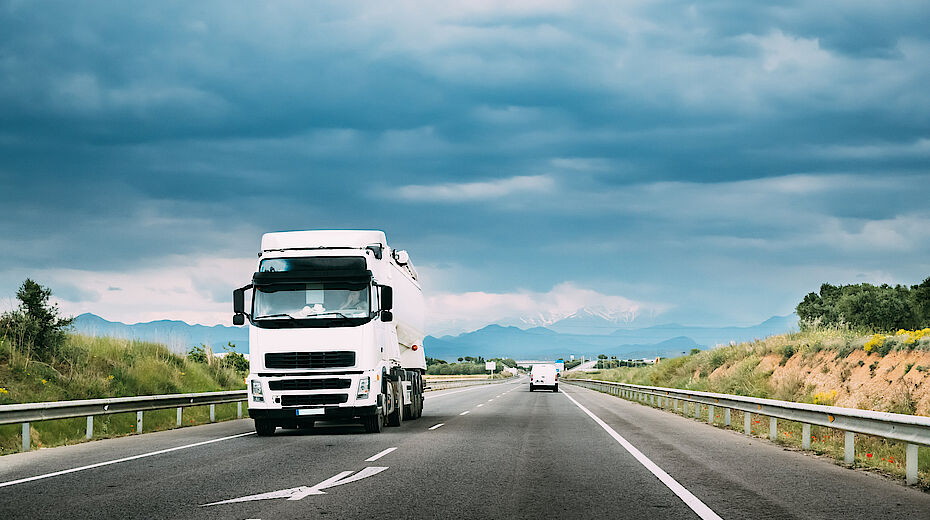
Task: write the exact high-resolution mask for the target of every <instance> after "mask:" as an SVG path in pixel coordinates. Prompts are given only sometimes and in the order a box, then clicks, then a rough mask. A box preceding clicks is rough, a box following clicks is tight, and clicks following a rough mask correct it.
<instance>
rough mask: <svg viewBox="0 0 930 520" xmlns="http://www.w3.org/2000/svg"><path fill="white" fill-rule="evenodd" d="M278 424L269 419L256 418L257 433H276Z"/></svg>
mask: <svg viewBox="0 0 930 520" xmlns="http://www.w3.org/2000/svg"><path fill="white" fill-rule="evenodd" d="M277 427H278V425H276V424H275V423H273V422H271V421H269V420H267V419H255V433H256V435H258V436H259V437H269V436H271V435H274V431H275V429H277Z"/></svg>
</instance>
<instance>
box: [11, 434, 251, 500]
mask: <svg viewBox="0 0 930 520" xmlns="http://www.w3.org/2000/svg"><path fill="white" fill-rule="evenodd" d="M246 435H255V432H246V433H240V434H238V435H230V436H229V437H222V438H219V439H213V440H209V441H203V442H195V443H194V444H187V445H184V446H177V447H174V448H168V449H164V450H158V451H153V452H151V453H143V454H142V455H133V456H132V457H123V458H122V459H115V460H108V461H106V462H98V463H96V464H89V465H87V466H81V467H79V468H71V469H66V470H62V471H56V472H54V473H46V474H45V475H36V476H35V477H28V478H21V479H19V480H11V481H9V482H0V488H2V487H6V486H14V485H16V484H22V483H23V482H31V481H33V480H41V479H43V478H49V477H57V476H59V475H67V474H68V473H75V472H77V471H84V470H85V469H93V468H99V467H101V466H109V465H110V464H117V463H119V462H128V461H130V460H136V459H142V458H145V457H151V456H153V455H161V454H163V453H170V452H172V451H178V450H186V449H187V448H194V447H196V446H203V445H204V444H212V443H214V442H220V441H228V440H229V439H235V438H237V437H245V436H246Z"/></svg>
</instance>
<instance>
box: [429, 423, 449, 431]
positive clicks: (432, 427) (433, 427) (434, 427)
mask: <svg viewBox="0 0 930 520" xmlns="http://www.w3.org/2000/svg"><path fill="white" fill-rule="evenodd" d="M443 424H446V423H439V424H434V425H432V426H430V427H429V428H427V429H428V430H435V429H436V428H439V427H440V426H442V425H443Z"/></svg>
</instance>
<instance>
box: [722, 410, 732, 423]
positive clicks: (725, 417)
mask: <svg viewBox="0 0 930 520" xmlns="http://www.w3.org/2000/svg"><path fill="white" fill-rule="evenodd" d="M723 425H724V426H730V409H729V408H727V409H726V411H724V412H723Z"/></svg>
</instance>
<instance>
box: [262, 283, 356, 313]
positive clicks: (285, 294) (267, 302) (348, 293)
mask: <svg viewBox="0 0 930 520" xmlns="http://www.w3.org/2000/svg"><path fill="white" fill-rule="evenodd" d="M368 287H369V286H368V284H359V283H349V282H316V283H286V284H274V285H267V286H263V287H256V288H255V317H254V319H255V320H263V319H264V320H271V319H275V320H280V319H285V320H287V319H297V320H304V319H321V318H368V317H369V315H370V313H371V301H370V292H369V290H368Z"/></svg>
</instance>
